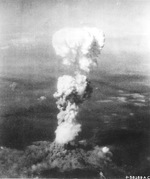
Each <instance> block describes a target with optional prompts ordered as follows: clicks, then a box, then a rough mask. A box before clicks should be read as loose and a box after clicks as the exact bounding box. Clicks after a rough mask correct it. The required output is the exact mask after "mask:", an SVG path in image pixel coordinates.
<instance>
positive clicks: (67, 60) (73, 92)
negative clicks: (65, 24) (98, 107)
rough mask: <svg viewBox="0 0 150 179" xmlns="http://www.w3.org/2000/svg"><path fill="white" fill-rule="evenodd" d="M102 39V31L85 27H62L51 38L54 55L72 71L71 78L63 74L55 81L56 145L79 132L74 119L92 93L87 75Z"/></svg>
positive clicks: (101, 45) (94, 64)
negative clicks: (57, 110) (57, 112)
mask: <svg viewBox="0 0 150 179" xmlns="http://www.w3.org/2000/svg"><path fill="white" fill-rule="evenodd" d="M104 39H105V38H104V34H103V32H102V31H100V30H99V29H97V28H88V27H84V28H64V29H61V30H59V31H57V32H56V33H55V34H54V35H53V38H52V44H53V47H54V49H55V52H56V54H57V55H59V56H61V57H62V61H63V64H64V65H70V66H72V67H73V68H72V69H74V76H69V75H64V76H61V77H59V78H58V82H57V92H56V93H54V97H55V98H56V99H57V102H56V104H57V108H58V109H59V110H60V112H59V114H58V115H57V119H58V127H57V129H56V131H55V133H56V138H55V141H56V143H59V144H66V143H68V142H70V141H72V140H74V139H75V137H76V136H77V135H78V133H79V132H80V131H81V124H79V123H78V121H77V119H76V117H77V114H78V112H79V105H80V104H81V103H82V102H83V101H84V100H86V99H88V98H89V97H90V95H91V93H92V87H91V86H90V82H89V80H88V79H87V75H88V73H89V72H90V70H91V68H92V67H94V66H96V65H97V60H98V59H99V55H100V52H101V50H102V48H103V46H104Z"/></svg>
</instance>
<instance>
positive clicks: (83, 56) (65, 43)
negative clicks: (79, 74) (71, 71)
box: [52, 27, 105, 72]
mask: <svg viewBox="0 0 150 179" xmlns="http://www.w3.org/2000/svg"><path fill="white" fill-rule="evenodd" d="M104 41H105V38H104V34H103V32H102V31H101V30H99V29H97V28H89V27H84V28H63V29H61V30H59V31H57V32H56V33H55V34H54V35H53V38H52V44H53V47H54V49H55V51H56V54H57V55H59V56H61V57H62V59H63V64H65V65H75V66H76V67H77V68H78V69H80V70H83V71H86V72H89V71H90V68H91V66H93V65H94V66H95V65H96V64H97V60H98V57H99V55H100V52H101V50H102V48H103V46H104Z"/></svg>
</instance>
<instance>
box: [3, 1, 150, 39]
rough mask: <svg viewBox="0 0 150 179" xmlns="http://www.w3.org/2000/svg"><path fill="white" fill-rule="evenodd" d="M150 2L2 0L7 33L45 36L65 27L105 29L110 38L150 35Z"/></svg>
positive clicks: (4, 31)
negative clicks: (49, 31)
mask: <svg viewBox="0 0 150 179" xmlns="http://www.w3.org/2000/svg"><path fill="white" fill-rule="evenodd" d="M149 7H150V1H149V0H1V1H0V28H1V34H3V33H17V32H19V33H20V32H32V33H35V32H44V31H45V30H48V29H50V30H51V29H55V28H61V27H62V26H81V25H91V26H97V27H101V28H102V29H103V30H104V31H105V32H106V34H107V35H108V36H112V35H115V36H122V35H134V34H138V35H147V34H148V33H149V31H150V25H149V21H150V10H149V9H150V8H149Z"/></svg>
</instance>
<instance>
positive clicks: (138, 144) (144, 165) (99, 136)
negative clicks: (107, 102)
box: [90, 129, 150, 175]
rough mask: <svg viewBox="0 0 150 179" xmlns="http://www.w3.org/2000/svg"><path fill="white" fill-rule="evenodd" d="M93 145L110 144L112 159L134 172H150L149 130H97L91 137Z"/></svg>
mask: <svg viewBox="0 0 150 179" xmlns="http://www.w3.org/2000/svg"><path fill="white" fill-rule="evenodd" d="M90 140H91V141H92V143H93V145H99V146H108V147H109V148H110V150H111V152H112V154H113V156H112V161H113V162H114V163H115V164H116V165H117V166H119V167H123V168H125V169H126V170H127V171H130V172H131V171H132V174H136V175H137V174H138V175H140V174H142V173H145V175H146V174H147V175H148V173H149V169H148V168H149V166H150V162H149V161H148V160H147V156H149V155H150V152H149V151H150V135H149V133H148V132H145V131H139V130H129V129H112V130H105V131H104V130H97V131H96V132H95V134H94V136H93V137H92V138H91V139H90Z"/></svg>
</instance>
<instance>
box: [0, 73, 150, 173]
mask: <svg viewBox="0 0 150 179" xmlns="http://www.w3.org/2000/svg"><path fill="white" fill-rule="evenodd" d="M97 79H98V78H97ZM97 79H95V78H91V81H92V86H93V94H92V97H91V98H90V99H89V100H88V101H85V102H84V103H83V104H82V105H81V108H80V113H79V115H78V120H79V121H80V123H81V124H82V132H81V133H80V135H79V137H78V140H83V139H86V140H89V141H90V142H91V143H93V145H99V146H107V147H109V148H110V150H111V152H112V153H113V158H112V160H113V162H115V164H116V165H118V166H122V167H124V168H126V169H127V170H128V171H131V173H133V174H139V175H144V174H145V175H148V174H149V173H148V172H149V171H148V168H149V164H150V153H149V151H150V150H149V149H150V137H149V136H150V132H149V131H150V130H149V129H150V110H149V104H150V86H149V83H148V80H147V77H145V76H142V75H141V76H138V75H124V74H123V75H107V76H104V75H103V76H101V77H100V78H99V79H98V80H97ZM56 82H57V79H56V78H52V77H51V78H48V79H45V80H43V81H36V80H29V79H28V80H26V79H22V78H13V77H12V78H11V77H5V76H2V77H1V78H0V88H1V89H0V90H1V94H0V95H1V96H0V98H1V104H0V105H1V106H0V107H1V108H0V109H1V120H0V144H1V146H6V147H9V148H15V149H23V148H25V147H26V146H28V145H30V144H32V142H35V141H45V140H47V141H53V140H54V138H55V134H54V131H55V129H56V127H57V119H56V115H57V113H58V110H57V108H56V104H55V99H54V98H53V93H54V92H55V90H56Z"/></svg>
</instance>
